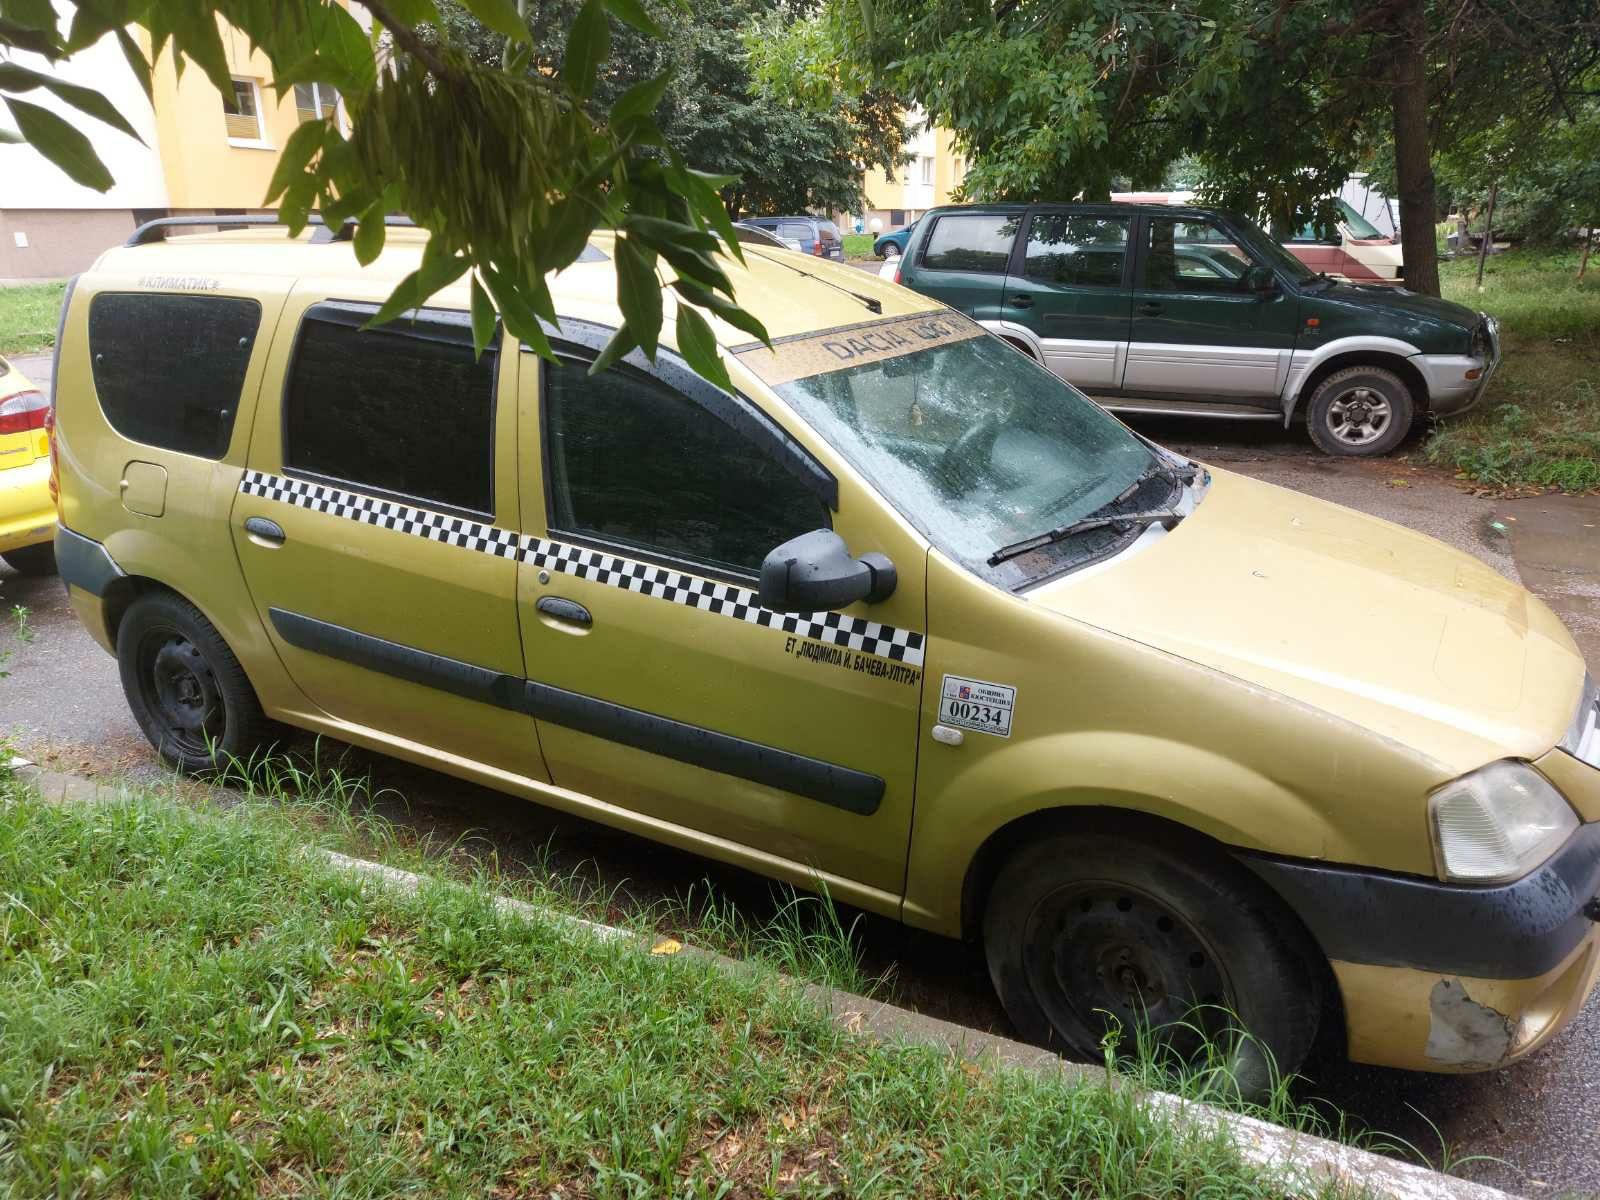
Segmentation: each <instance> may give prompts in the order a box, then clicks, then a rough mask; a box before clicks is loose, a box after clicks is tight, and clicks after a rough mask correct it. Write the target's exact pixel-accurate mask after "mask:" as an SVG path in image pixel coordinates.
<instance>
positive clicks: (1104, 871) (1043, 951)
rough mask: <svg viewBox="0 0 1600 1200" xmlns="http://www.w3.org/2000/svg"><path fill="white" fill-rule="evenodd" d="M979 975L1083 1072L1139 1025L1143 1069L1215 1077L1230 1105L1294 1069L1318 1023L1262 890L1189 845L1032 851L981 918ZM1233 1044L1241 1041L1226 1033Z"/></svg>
mask: <svg viewBox="0 0 1600 1200" xmlns="http://www.w3.org/2000/svg"><path fill="white" fill-rule="evenodd" d="M983 933H984V950H985V954H986V957H987V958H988V963H989V975H990V978H991V979H992V980H993V981H994V986H995V990H996V992H997V993H998V994H999V996H1000V1001H1001V1003H1002V1004H1003V1005H1004V1006H1005V1009H1006V1012H1007V1014H1008V1015H1009V1016H1010V1017H1011V1019H1012V1021H1013V1022H1014V1023H1015V1024H1016V1026H1017V1028H1018V1030H1019V1031H1020V1032H1021V1033H1022V1035H1023V1036H1024V1037H1026V1038H1027V1039H1029V1040H1030V1041H1033V1042H1036V1043H1038V1044H1040V1045H1044V1046H1049V1047H1052V1048H1054V1049H1057V1050H1060V1051H1064V1052H1066V1053H1068V1054H1071V1055H1073V1056H1075V1057H1078V1058H1082V1059H1086V1060H1090V1061H1093V1060H1097V1059H1100V1058H1101V1057H1102V1055H1103V1047H1102V1043H1103V1042H1104V1040H1105V1039H1106V1038H1107V1037H1108V1036H1111V1035H1114V1034H1115V1033H1117V1031H1119V1030H1120V1031H1121V1033H1122V1036H1123V1042H1122V1050H1121V1053H1123V1054H1124V1055H1126V1054H1128V1053H1130V1051H1131V1050H1132V1048H1133V1047H1134V1045H1135V1044H1136V1035H1135V1031H1136V1029H1139V1028H1140V1027H1142V1029H1143V1031H1144V1037H1145V1038H1146V1039H1147V1044H1149V1045H1150V1046H1151V1047H1152V1049H1153V1051H1154V1057H1155V1058H1156V1059H1157V1061H1158V1062H1161V1063H1162V1064H1164V1065H1166V1066H1168V1067H1174V1068H1178V1069H1182V1068H1185V1067H1191V1068H1192V1067H1195V1066H1199V1065H1202V1064H1209V1065H1217V1062H1218V1058H1217V1055H1218V1054H1219V1053H1220V1055H1221V1061H1222V1063H1223V1064H1225V1065H1226V1066H1227V1068H1228V1069H1229V1073H1230V1074H1231V1075H1232V1077H1233V1080H1234V1083H1235V1086H1236V1087H1237V1088H1238V1091H1239V1093H1240V1094H1241V1095H1243V1096H1246V1097H1255V1096H1260V1095H1263V1094H1265V1093H1266V1092H1268V1091H1270V1089H1271V1088H1272V1086H1273V1085H1274V1083H1275V1082H1276V1080H1277V1079H1278V1078H1279V1077H1281V1076H1286V1075H1288V1074H1290V1073H1292V1072H1293V1071H1294V1070H1295V1069H1297V1068H1298V1067H1299V1065H1300V1063H1301V1061H1302V1060H1303V1059H1304V1058H1305V1056H1306V1054H1307V1052H1308V1051H1309V1050H1310V1048H1311V1044H1312V1041H1313V1039H1314V1038H1315V1036H1316V1032H1317V1024H1318V1020H1319V1018H1320V1016H1321V1011H1322V1009H1321V997H1320V986H1319V985H1320V979H1321V975H1320V973H1319V970H1318V969H1317V965H1316V963H1315V960H1314V959H1313V957H1312V953H1311V951H1309V949H1308V947H1307V945H1306V940H1305V937H1304V935H1303V934H1302V933H1301V932H1300V931H1299V929H1298V928H1297V927H1296V926H1294V925H1293V923H1292V918H1289V917H1288V916H1287V914H1285V913H1284V912H1283V911H1282V907H1281V905H1280V904H1278V902H1277V900H1276V898H1275V897H1274V896H1272V894H1271V893H1270V892H1268V891H1267V889H1266V887H1265V885H1263V884H1261V883H1260V882H1259V881H1258V880H1256V879H1255V878H1253V877H1252V876H1250V875H1249V874H1248V872H1246V871H1245V870H1244V869H1243V868H1241V867H1239V866H1238V865H1237V864H1235V863H1232V862H1230V861H1228V860H1227V859H1225V858H1223V857H1222V856H1221V855H1219V854H1215V853H1212V852H1210V851H1209V850H1207V848H1205V847H1203V846H1200V845H1191V844H1189V843H1188V842H1187V841H1186V840H1185V841H1178V840H1174V841H1172V842H1166V841H1156V840H1149V839H1144V838H1135V837H1131V836H1127V835H1124V834H1117V833H1098V832H1097V833H1081V834H1079V833H1074V834H1066V833H1063V834H1057V835H1055V836H1048V837H1043V838H1039V839H1036V840H1034V841H1033V842H1031V843H1030V844H1028V845H1026V846H1024V847H1023V848H1022V849H1021V850H1019V851H1018V852H1017V853H1016V854H1015V855H1014V856H1013V857H1012V858H1011V859H1010V861H1009V862H1007V863H1006V864H1005V865H1004V866H1003V867H1002V868H1001V871H1000V873H999V875H998V877H997V879H996V882H995V884H994V887H993V888H992V889H991V891H990V894H989V900H988V905H987V908H986V910H985V913H984V929H983ZM1241 1032H1243V1033H1244V1034H1247V1035H1248V1036H1241Z"/></svg>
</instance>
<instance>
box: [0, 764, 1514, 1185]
mask: <svg viewBox="0 0 1600 1200" xmlns="http://www.w3.org/2000/svg"><path fill="white" fill-rule="evenodd" d="M11 765H12V767H13V769H14V770H15V772H16V775H17V777H18V778H20V779H22V780H23V781H25V782H27V783H30V784H32V785H33V786H34V787H35V788H37V789H38V791H39V793H40V795H42V796H43V797H44V799H45V800H47V801H49V802H51V803H57V804H98V803H104V802H109V801H116V800H119V799H121V798H122V797H123V796H125V795H126V793H127V789H126V788H125V787H124V786H122V785H120V784H110V783H101V782H98V781H96V780H93V779H86V778H83V777H82V776H76V775H65V774H61V773H59V772H55V771H46V770H43V769H41V768H39V767H37V766H34V765H33V764H32V763H29V762H27V761H26V760H23V759H15V760H13V761H12V764H11ZM317 853H318V854H319V855H320V856H322V857H323V858H325V859H326V861H327V862H328V864H329V865H330V866H332V867H333V868H335V869H336V870H339V871H347V872H351V873H353V874H359V875H363V876H366V877H368V878H370V879H372V880H373V881H374V882H376V883H378V884H380V885H382V886H386V887H393V888H396V889H398V890H400V891H405V892H414V891H417V890H419V889H420V888H422V887H424V886H425V885H427V884H429V883H432V882H436V881H435V880H433V879H431V878H430V877H429V876H426V875H418V874H416V873H414V872H411V871H402V870H400V869H398V868H396V867H388V866H384V865H383V864H382V863H375V862H370V861H368V860H366V859H360V858H351V857H349V856H348V855H344V854H339V853H336V852H334V851H331V850H328V851H317ZM446 886H460V885H456V884H452V883H448V882H447V884H446ZM494 903H495V906H496V907H497V908H499V909H500V910H501V911H502V912H505V913H508V914H510V915H514V916H516V917H518V918H519V919H522V920H529V921H538V922H542V923H544V924H547V925H554V926H556V927H558V928H566V929H569V930H571V931H572V932H573V933H575V934H578V935H580V936H587V937H594V938H599V939H601V940H603V941H608V942H622V943H632V944H633V945H634V946H635V947H637V948H638V949H639V950H640V951H641V952H645V953H657V954H660V953H663V947H662V946H661V944H660V943H657V942H653V941H652V939H650V938H646V937H641V936H639V935H638V934H635V933H632V932H630V931H628V930H626V929H618V928H616V927H614V926H611V925H602V924H599V923H597V922H594V921H588V920H584V919H583V918H581V917H574V916H571V915H569V914H566V913H559V912H555V911H553V910H551V909H547V908H541V907H540V906H538V905H535V904H530V903H528V902H527V901H525V900H517V899H514V898H512V897H510V896H496V897H495V898H494ZM670 953H671V954H672V955H673V956H677V957H683V956H687V957H689V958H691V959H694V960H696V961H701V962H706V963H710V964H711V965H713V966H715V967H716V968H717V969H719V970H724V971H740V970H745V969H747V964H745V963H742V962H740V961H739V960H737V959H733V958H729V957H727V956H726V955H722V954H717V953H715V952H714V951H710V950H704V949H701V948H699V947H695V946H683V947H681V948H674V949H671V950H670ZM789 982H790V983H791V984H792V985H793V986H794V987H796V988H798V989H800V990H801V991H802V992H803V993H804V994H805V995H806V996H807V997H808V998H810V999H811V1000H812V1001H814V1002H815V1003H816V1004H817V1005H818V1006H819V1007H821V1008H822V1010H823V1011H824V1012H826V1013H827V1014H828V1016H829V1018H830V1019H831V1020H832V1021H833V1022H834V1023H835V1024H836V1025H838V1026H839V1027H840V1028H842V1029H844V1030H845V1031H847V1032H849V1033H851V1034H854V1035H857V1036H861V1037H869V1038H872V1039H874V1040H876V1041H880V1042H885V1043H889V1044H908V1045H920V1046H930V1047H933V1048H936V1049H939V1050H943V1051H945V1052H947V1053H949V1054H952V1055H954V1056H955V1057H957V1058H960V1059H962V1060H964V1061H968V1062H972V1063H974V1064H975V1065H978V1066H980V1067H982V1068H984V1069H986V1070H993V1069H996V1068H1010V1069H1015V1070H1023V1071H1029V1072H1032V1073H1034V1074H1037V1075H1041V1076H1046V1077H1056V1078H1064V1079H1077V1080H1081V1079H1086V1078H1091V1077H1092V1078H1094V1079H1104V1077H1105V1072H1104V1070H1103V1069H1102V1068H1100V1067H1094V1066H1085V1065H1083V1064H1080V1063H1072V1062H1067V1061H1066V1060H1065V1059H1062V1058H1061V1057H1059V1056H1058V1055H1056V1054H1053V1053H1051V1052H1050V1051H1048V1050H1043V1049H1040V1048H1039V1047H1038V1046H1030V1045H1027V1044H1025V1043H1023V1042H1017V1041H1012V1040H1011V1039H1010V1038H1003V1037H997V1036H995V1035H994V1034H989V1033H982V1032H980V1031H978V1030H975V1029H968V1028H966V1027H965V1026H962V1025H956V1024H953V1023H952V1022H949V1021H942V1020H939V1019H938V1018H935V1017H926V1016H922V1015H921V1014H919V1013H914V1012H909V1011H907V1010H905V1009H902V1008H896V1007H894V1006H893V1005H890V1004H885V1003H882V1002H881V1001H877V1000H872V999H869V998H868V997H865V996H857V995H854V994H852V993H849V992H841V991H836V990H834V989H832V988H827V987H822V986H819V985H817V984H812V983H803V982H801V981H799V980H794V979H790V980H789ZM1145 1101H1146V1103H1147V1104H1149V1105H1150V1106H1151V1108H1153V1109H1156V1110H1158V1111H1161V1112H1164V1113H1167V1114H1169V1115H1170V1116H1171V1117H1172V1118H1173V1119H1174V1120H1176V1121H1179V1122H1183V1123H1186V1124H1192V1125H1195V1126H1198V1127H1201V1128H1203V1129H1205V1130H1208V1131H1209V1130H1220V1131H1223V1132H1224V1133H1226V1135H1227V1136H1228V1137H1229V1138H1231V1139H1232V1141H1233V1143H1234V1145H1235V1146H1236V1147H1237V1148H1238V1151H1239V1153H1240V1155H1241V1157H1243V1158H1244V1160H1245V1161H1246V1162H1249V1163H1251V1164H1253V1165H1255V1166H1257V1167H1259V1168H1261V1169H1262V1170H1264V1171H1267V1172H1269V1173H1271V1174H1273V1175H1276V1176H1277V1177H1279V1178H1280V1179H1282V1180H1283V1182H1284V1183H1285V1185H1286V1186H1287V1188H1288V1189H1289V1190H1291V1191H1293V1192H1296V1193H1298V1194H1302V1195H1313V1194H1316V1193H1317V1192H1320V1191H1321V1190H1322V1189H1324V1188H1326V1187H1327V1186H1328V1185H1329V1184H1340V1185H1343V1186H1345V1187H1348V1188H1351V1189H1353V1190H1359V1191H1364V1192H1365V1193H1367V1194H1369V1195H1373V1196H1385V1197H1391V1198H1393V1200H1507V1197H1508V1196H1509V1193H1506V1192H1502V1191H1499V1190H1497V1189H1495V1188H1492V1187H1488V1186H1486V1185H1484V1184H1479V1183H1471V1182H1469V1181H1467V1180H1463V1179H1456V1178H1454V1177H1453V1176H1449V1175H1443V1174H1441V1173H1439V1172H1437V1171H1431V1170H1429V1169H1427V1168H1426V1167H1419V1166H1413V1165H1411V1164H1410V1163H1404V1162H1400V1161H1399V1160H1398V1159H1392V1158H1386V1157H1384V1156H1383V1155H1380V1154H1374V1153H1372V1152H1371V1151H1369V1150H1358V1149H1356V1148H1355V1147H1352V1146H1346V1145H1342V1144H1341V1143H1339V1142H1334V1141H1330V1140H1328V1139H1326V1138H1320V1137H1315V1136H1312V1135H1311V1134H1306V1133H1299V1132H1297V1131H1295V1130H1292V1129H1285V1128H1283V1127H1282V1126H1278V1125H1273V1124H1270V1123H1268V1122H1266V1121H1259V1120H1256V1119H1255V1118H1253V1117H1245V1116H1240V1115H1238V1114H1236V1113H1231V1112H1228V1111H1227V1110H1225V1109H1221V1108H1216V1107H1214V1106H1212V1105H1209V1104H1200V1103H1196V1102H1194V1101H1190V1100H1185V1099H1183V1098H1182V1097H1181V1096H1175V1095H1172V1094H1170V1093H1167V1092H1148V1093H1146V1094H1145Z"/></svg>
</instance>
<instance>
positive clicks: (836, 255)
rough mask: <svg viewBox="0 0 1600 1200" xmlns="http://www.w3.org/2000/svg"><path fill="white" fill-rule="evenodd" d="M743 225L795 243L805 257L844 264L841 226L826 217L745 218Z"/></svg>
mask: <svg viewBox="0 0 1600 1200" xmlns="http://www.w3.org/2000/svg"><path fill="white" fill-rule="evenodd" d="M740 223H741V224H744V225H754V226H755V227H756V228H757V229H765V230H766V231H767V232H768V233H773V234H776V235H777V236H778V237H779V238H780V239H782V241H783V242H784V243H785V244H788V243H789V242H791V241H792V242H794V243H795V247H794V248H795V249H797V250H799V251H800V252H801V253H802V254H814V255H816V256H817V257H818V258H832V259H836V260H838V261H839V262H843V261H844V238H843V237H841V236H840V234H839V227H838V226H837V225H835V224H834V223H833V222H832V221H829V220H827V219H825V218H823V217H746V218H745V219H744V220H743V221H742V222H740Z"/></svg>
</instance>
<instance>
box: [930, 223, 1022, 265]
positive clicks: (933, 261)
mask: <svg viewBox="0 0 1600 1200" xmlns="http://www.w3.org/2000/svg"><path fill="white" fill-rule="evenodd" d="M1016 238H1017V215H1016V214H1015V213H957V214H954V215H952V216H948V217H940V218H939V219H938V221H937V222H935V223H934V226H933V228H932V229H931V230H929V231H928V242H927V245H926V247H925V248H924V249H923V251H922V265H923V266H924V267H926V268H928V269H929V270H932V271H983V272H991V273H993V274H996V275H1003V274H1005V270H1006V263H1007V262H1008V261H1009V260H1010V258H1011V244H1012V243H1013V242H1015V241H1016Z"/></svg>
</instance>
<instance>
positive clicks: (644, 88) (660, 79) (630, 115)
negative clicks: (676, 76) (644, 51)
mask: <svg viewBox="0 0 1600 1200" xmlns="http://www.w3.org/2000/svg"><path fill="white" fill-rule="evenodd" d="M671 82H672V72H671V71H670V70H667V71H663V72H661V74H659V75H657V76H656V77H655V78H654V79H646V80H644V81H643V82H642V83H636V84H634V85H633V86H632V87H631V88H629V89H628V90H627V91H625V92H623V93H622V95H620V96H618V97H617V102H616V103H615V104H613V105H612V106H611V123H612V124H613V125H620V124H622V123H623V122H624V121H633V120H637V119H638V118H640V117H648V116H649V115H650V114H651V113H653V112H655V110H656V105H658V104H660V103H661V98H662V97H663V96H665V95H666V94H667V85H668V84H669V83H671Z"/></svg>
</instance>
